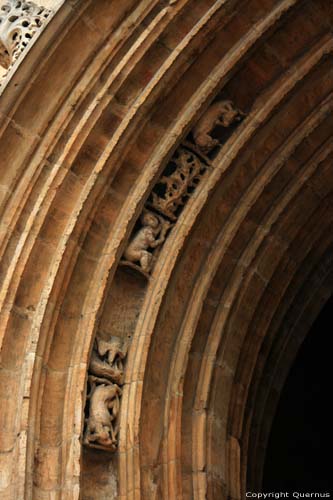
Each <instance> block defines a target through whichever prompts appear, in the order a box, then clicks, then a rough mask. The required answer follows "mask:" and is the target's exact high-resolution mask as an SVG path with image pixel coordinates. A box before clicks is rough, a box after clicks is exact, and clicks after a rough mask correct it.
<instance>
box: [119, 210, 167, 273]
mask: <svg viewBox="0 0 333 500" xmlns="http://www.w3.org/2000/svg"><path fill="white" fill-rule="evenodd" d="M141 222H142V226H143V227H142V228H141V229H139V231H138V232H137V233H136V234H135V235H134V237H133V239H132V240H131V241H130V243H129V245H128V247H127V248H126V250H125V253H124V257H125V259H126V260H128V261H129V262H133V263H135V262H139V263H140V266H141V268H142V269H143V271H145V272H147V273H148V272H149V271H150V270H151V268H152V263H153V255H152V254H151V253H150V252H149V251H148V249H149V248H156V247H158V246H159V245H162V243H163V242H164V241H165V236H166V233H167V230H168V229H169V227H170V226H171V224H170V222H167V221H164V220H162V219H161V218H160V217H158V216H157V215H155V214H153V213H151V212H144V213H143V215H142V217H141Z"/></svg>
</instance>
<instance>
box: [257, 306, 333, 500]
mask: <svg viewBox="0 0 333 500" xmlns="http://www.w3.org/2000/svg"><path fill="white" fill-rule="evenodd" d="M332 319H333V298H331V299H330V300H329V302H328V303H327V304H326V305H325V307H324V308H323V309H322V311H321V313H320V315H319V316H318V318H317V320H316V321H315V323H314V325H313V326H312V329H311V331H310V333H309V334H308V336H307V337H306V339H305V341H304V342H303V344H302V346H301V348H300V351H299V353H298V355H297V358H296V360H295V362H294V364H293V367H292V369H291V371H290V374H289V376H288V379H287V381H286V384H285V387H284V390H283V392H282V395H281V399H280V402H279V405H278V408H277V413H276V415H275V418H274V422H273V426H272V431H271V436H270V440H269V444H268V448H267V454H266V462H265V469H264V481H263V491H266V492H267V491H287V492H289V491H290V492H292V491H300V492H332V482H333V481H332V478H333V459H332V454H333V452H332V448H331V436H332V433H331V425H332V424H333V422H332V410H331V406H332V370H333V353H332V350H331V347H330V346H331V336H332Z"/></svg>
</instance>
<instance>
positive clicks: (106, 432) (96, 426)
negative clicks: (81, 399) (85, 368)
mask: <svg viewBox="0 0 333 500" xmlns="http://www.w3.org/2000/svg"><path fill="white" fill-rule="evenodd" d="M89 382H90V384H91V393H90V397H89V399H90V405H89V417H88V419H87V426H86V433H85V441H86V443H87V444H89V443H96V444H99V445H101V446H105V447H108V448H110V449H112V450H115V449H116V447H117V432H118V429H117V426H116V425H115V420H116V418H117V416H118V413H119V396H120V395H121V389H120V387H118V385H116V384H112V383H111V382H109V381H108V380H105V379H97V378H96V377H92V376H90V377H89ZM100 382H103V383H100ZM96 383H98V385H97V384H96Z"/></svg>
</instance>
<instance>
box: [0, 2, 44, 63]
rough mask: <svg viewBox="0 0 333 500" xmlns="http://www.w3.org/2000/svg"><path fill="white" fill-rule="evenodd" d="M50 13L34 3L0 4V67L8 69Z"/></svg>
mask: <svg viewBox="0 0 333 500" xmlns="http://www.w3.org/2000/svg"><path fill="white" fill-rule="evenodd" d="M50 14H51V11H50V10H49V9H46V8H45V7H41V6H39V5H37V4H35V3H34V2H25V1H21V0H6V1H1V2H0V65H1V66H2V67H3V68H5V69H8V68H10V66H12V64H13V63H14V62H15V60H16V59H17V58H18V57H19V55H20V54H21V53H22V52H23V51H24V49H25V47H26V46H27V45H28V44H29V42H30V40H31V39H32V38H33V36H34V35H35V33H36V32H37V31H38V30H39V29H40V28H41V27H42V26H43V24H44V23H45V21H46V19H47V18H48V17H49V16H50Z"/></svg>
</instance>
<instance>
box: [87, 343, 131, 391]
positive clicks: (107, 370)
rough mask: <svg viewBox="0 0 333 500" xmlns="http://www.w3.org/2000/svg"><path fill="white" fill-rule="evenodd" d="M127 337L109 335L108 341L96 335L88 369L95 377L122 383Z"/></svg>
mask: <svg viewBox="0 0 333 500" xmlns="http://www.w3.org/2000/svg"><path fill="white" fill-rule="evenodd" d="M128 344H129V341H128V339H123V338H120V337H111V339H110V340H109V341H106V340H103V339H101V338H99V337H96V340H95V345H94V349H93V352H92V355H91V360H90V366H89V370H90V372H91V373H92V374H93V375H96V376H97V377H105V378H106V379H109V380H111V381H112V382H115V383H116V384H119V385H122V384H123V383H124V366H123V359H124V358H125V357H126V355H127V350H128Z"/></svg>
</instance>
